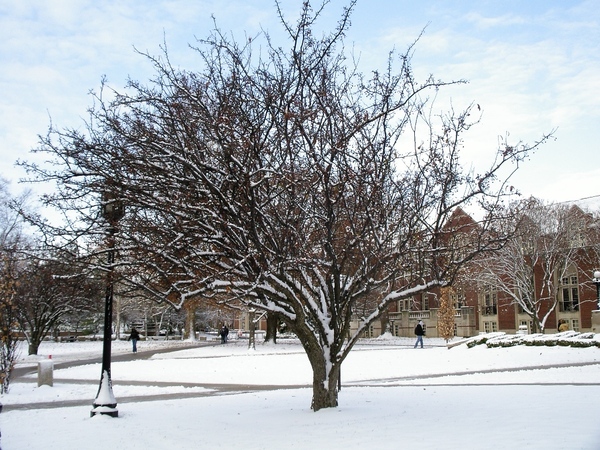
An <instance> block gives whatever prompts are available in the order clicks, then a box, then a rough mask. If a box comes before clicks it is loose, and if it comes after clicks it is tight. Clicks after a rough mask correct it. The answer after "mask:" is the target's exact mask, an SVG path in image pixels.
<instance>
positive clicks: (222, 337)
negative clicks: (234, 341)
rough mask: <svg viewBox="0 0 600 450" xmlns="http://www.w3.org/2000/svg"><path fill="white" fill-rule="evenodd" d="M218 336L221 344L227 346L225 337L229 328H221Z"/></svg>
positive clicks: (224, 326) (225, 326)
mask: <svg viewBox="0 0 600 450" xmlns="http://www.w3.org/2000/svg"><path fill="white" fill-rule="evenodd" d="M219 334H220V335H221V344H227V336H228V335H229V328H227V325H223V326H222V327H221V331H220V332H219Z"/></svg>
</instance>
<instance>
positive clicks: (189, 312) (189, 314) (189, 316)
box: [183, 302, 196, 341]
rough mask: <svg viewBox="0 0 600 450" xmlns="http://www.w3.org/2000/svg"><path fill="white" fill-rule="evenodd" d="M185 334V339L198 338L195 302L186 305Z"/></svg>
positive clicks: (192, 339)
mask: <svg viewBox="0 0 600 450" xmlns="http://www.w3.org/2000/svg"><path fill="white" fill-rule="evenodd" d="M184 308H185V335H184V336H183V338H184V339H187V340H189V341H195V340H196V304H195V303H194V302H189V303H186V304H185V306H184Z"/></svg>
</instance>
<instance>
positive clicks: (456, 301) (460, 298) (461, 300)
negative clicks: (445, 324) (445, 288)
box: [450, 292, 466, 309]
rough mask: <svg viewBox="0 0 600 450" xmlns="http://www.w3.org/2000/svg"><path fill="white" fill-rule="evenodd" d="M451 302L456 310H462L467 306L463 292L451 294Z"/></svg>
mask: <svg viewBox="0 0 600 450" xmlns="http://www.w3.org/2000/svg"><path fill="white" fill-rule="evenodd" d="M450 301H451V302H452V304H453V305H454V309H460V308H462V307H463V306H465V304H466V302H465V294H463V293H462V292H452V293H451V294H450Z"/></svg>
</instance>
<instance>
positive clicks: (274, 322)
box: [265, 313, 279, 344]
mask: <svg viewBox="0 0 600 450" xmlns="http://www.w3.org/2000/svg"><path fill="white" fill-rule="evenodd" d="M278 325H279V317H277V315H276V314H273V313H269V314H267V334H266V335H265V342H269V341H273V344H277V326H278Z"/></svg>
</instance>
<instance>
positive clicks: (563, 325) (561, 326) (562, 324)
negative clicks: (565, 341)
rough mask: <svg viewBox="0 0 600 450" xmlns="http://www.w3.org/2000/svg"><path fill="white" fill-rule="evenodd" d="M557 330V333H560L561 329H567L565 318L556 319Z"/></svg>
mask: <svg viewBox="0 0 600 450" xmlns="http://www.w3.org/2000/svg"><path fill="white" fill-rule="evenodd" d="M558 331H559V333H562V332H563V331H569V324H568V323H567V321H566V320H564V319H560V320H559V321H558Z"/></svg>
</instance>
